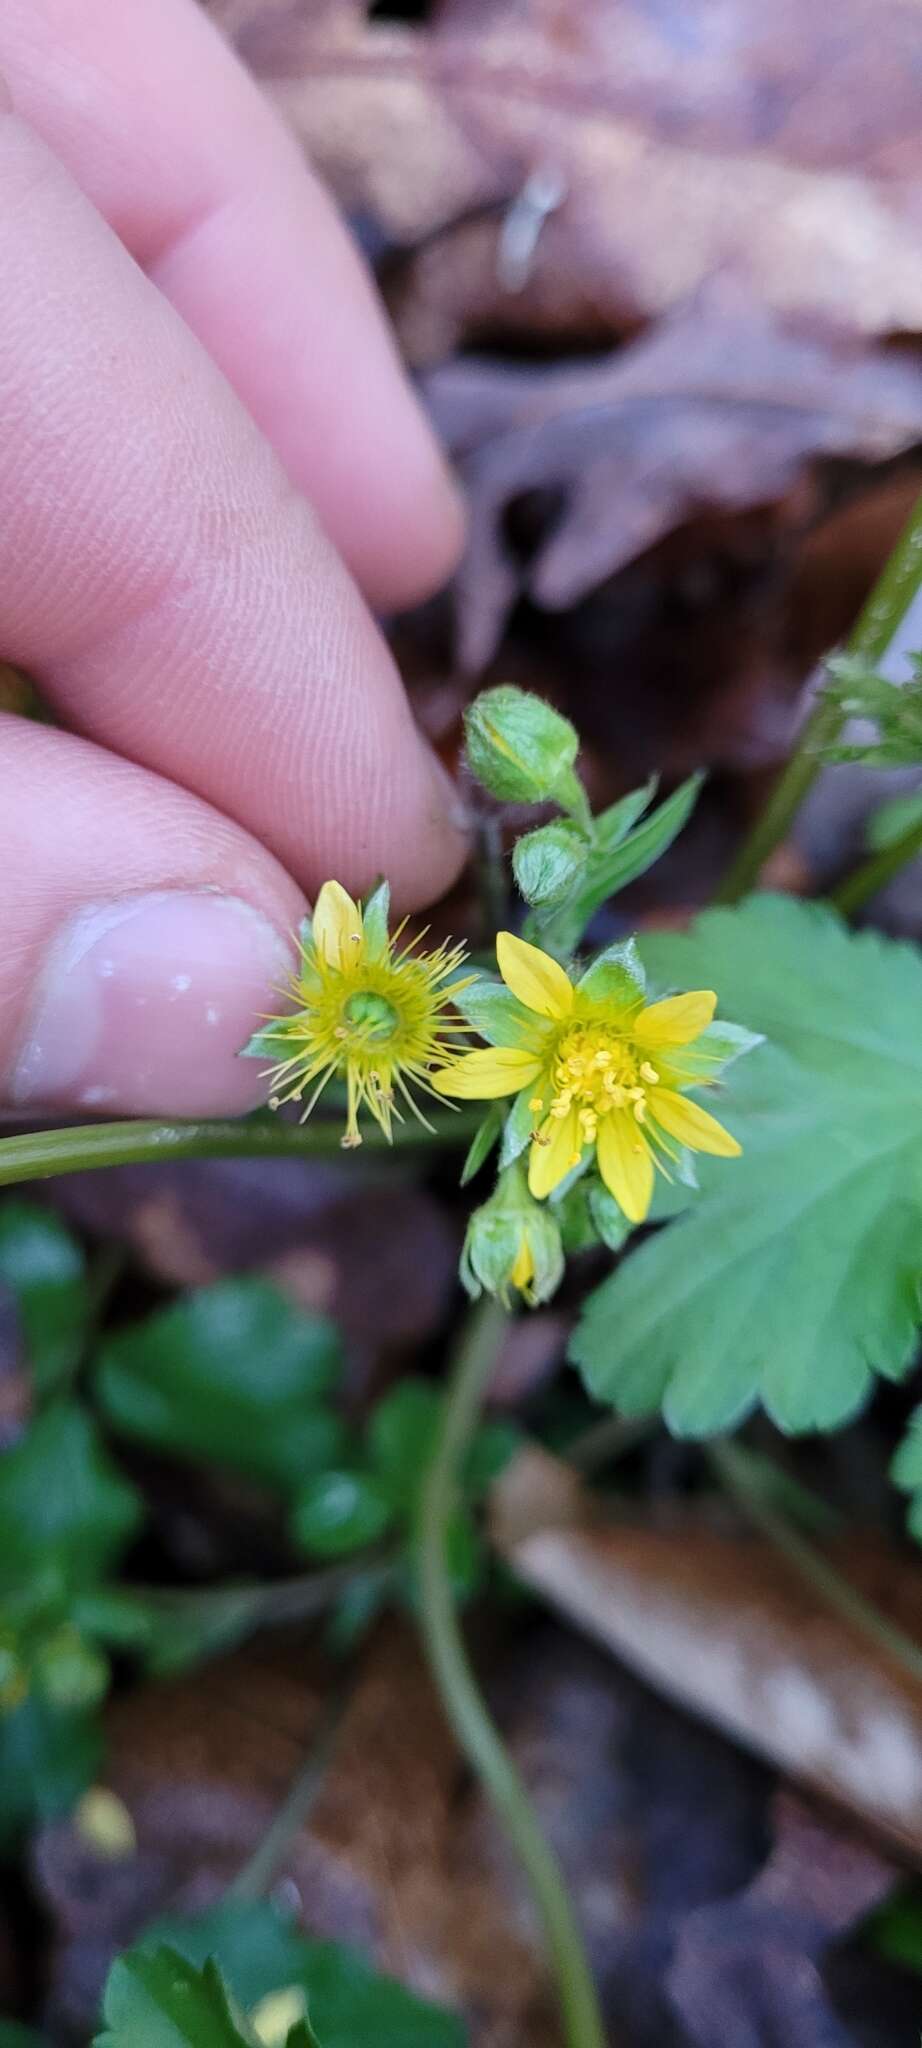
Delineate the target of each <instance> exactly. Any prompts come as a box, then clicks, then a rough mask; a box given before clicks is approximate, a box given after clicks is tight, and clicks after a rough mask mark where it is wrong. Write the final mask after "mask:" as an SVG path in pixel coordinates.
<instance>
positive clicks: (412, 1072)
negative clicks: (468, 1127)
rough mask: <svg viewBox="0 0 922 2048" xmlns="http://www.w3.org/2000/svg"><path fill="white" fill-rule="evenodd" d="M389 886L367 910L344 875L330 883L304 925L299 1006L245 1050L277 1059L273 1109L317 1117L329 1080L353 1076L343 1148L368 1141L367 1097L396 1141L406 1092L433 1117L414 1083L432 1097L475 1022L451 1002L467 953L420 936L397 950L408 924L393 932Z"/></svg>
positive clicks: (295, 983)
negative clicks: (424, 947) (292, 1107)
mask: <svg viewBox="0 0 922 2048" xmlns="http://www.w3.org/2000/svg"><path fill="white" fill-rule="evenodd" d="M388 907H389V892H388V889H387V884H386V883H382V884H381V886H380V887H379V888H378V889H376V890H375V893H374V895H373V896H372V897H371V899H370V901H369V902H368V903H367V905H366V907H365V910H364V912H363V911H362V910H361V908H360V907H359V905H358V904H357V903H354V902H353V900H352V897H351V896H349V895H347V893H346V891H345V889H344V888H342V886H341V884H340V883H339V882H324V885H323V888H322V889H321V891H320V894H319V896H318V898H317V903H316V907H315V910H314V915H313V919H311V920H308V921H307V923H306V924H305V926H304V928H303V932H302V940H301V959H300V961H299V964H298V969H297V972H296V974H295V975H294V977H293V979H292V982H291V985H290V988H289V989H288V990H287V991H286V994H288V995H290V996H291V998H292V999H293V1002H294V1005H295V1007H294V1009H293V1010H292V1011H291V1012H290V1013H289V1014H288V1015H287V1016H283V1017H272V1018H270V1019H269V1020H268V1022H267V1023H266V1024H265V1025H264V1027H263V1029H262V1030H261V1031H257V1033H256V1034H255V1037H254V1038H252V1039H251V1041H250V1043H249V1045H248V1046H247V1047H246V1049H245V1050H246V1053H247V1055H248V1056H249V1057H251V1058H254V1059H267V1058H268V1059H270V1060H271V1061H272V1064H271V1066H270V1067H269V1068H268V1069H267V1079H268V1080H269V1082H270V1085H271V1088H272V1093H271V1095H270V1098H269V1104H270V1108H272V1109H278V1108H279V1107H280V1106H281V1104H282V1103H283V1102H302V1101H303V1100H304V1097H305V1094H307V1093H308V1091H310V1093H309V1099H308V1101H307V1103H306V1104H305V1108H304V1112H303V1117H302V1122H303V1120H304V1118H305V1117H308V1116H309V1115H310V1113H311V1110H312V1109H313V1107H314V1105H315V1103H316V1101H317V1099H318V1097H319V1095H320V1094H321V1093H322V1091H323V1089H324V1088H325V1087H326V1085H327V1082H328V1081H332V1080H333V1079H334V1078H335V1077H339V1078H344V1079H345V1082H346V1091H347V1110H346V1129H345V1134H344V1137H343V1141H342V1142H343V1144H344V1145H360V1144H361V1142H362V1139H361V1133H360V1131H359V1128H358V1115H359V1111H360V1109H361V1108H362V1106H363V1104H364V1105H365V1107H366V1108H367V1109H368V1110H369V1111H370V1113H371V1115H372V1116H373V1117H374V1118H375V1120H376V1122H377V1123H379V1124H380V1126H381V1129H382V1130H383V1132H384V1134H385V1137H386V1138H388V1139H390V1137H391V1134H392V1120H393V1118H395V1117H396V1118H397V1119H398V1121H399V1120H400V1119H401V1111H400V1108H399V1105H398V1102H397V1097H398V1095H399V1096H402V1097H403V1100H404V1103H405V1104H406V1106H407V1107H408V1108H409V1109H411V1110H412V1111H413V1113H414V1115H415V1116H417V1117H419V1119H420V1122H421V1123H425V1122H426V1118H425V1117H424V1116H423V1115H422V1112H421V1110H420V1109H419V1106H418V1104H417V1103H416V1102H415V1101H414V1099H413V1095H412V1093H411V1089H413V1088H415V1089H420V1088H421V1089H424V1090H425V1092H426V1093H427V1094H429V1095H431V1094H432V1093H433V1090H432V1088H431V1086H430V1084H429V1079H428V1076H429V1070H430V1068H431V1067H433V1066H436V1065H439V1066H441V1068H442V1071H443V1072H448V1071H450V1069H449V1068H447V1067H445V1065H444V1062H445V1061H449V1062H450V1061H452V1060H454V1059H455V1058H456V1057H457V1049H456V1048H457V1045H458V1042H459V1041H460V1039H461V1037H462V1034H464V1033H466V1032H467V1031H468V1030H469V1028H470V1027H469V1026H467V1025H465V1024H463V1023H461V1022H460V1021H459V1020H458V1019H457V1017H453V1016H452V1002H453V998H454V996H455V995H456V994H457V993H458V991H459V990H460V989H465V988H467V987H468V986H469V985H470V981H471V980H472V979H473V977H472V976H468V977H467V978H466V979H464V980H462V981H460V982H459V981H455V982H451V981H450V977H451V976H452V975H454V974H455V973H456V971H457V969H458V967H459V966H460V965H461V963H462V961H463V959H464V947H463V946H439V947H437V948H436V950H435V951H434V952H432V953H417V952H416V951H415V948H416V946H417V945H418V943H419V941H418V940H417V939H413V940H411V941H410V944H409V945H407V946H405V947H403V949H402V950H401V951H399V952H398V951H396V950H395V948H396V944H397V940H398V939H399V937H400V933H401V931H402V930H403V926H402V925H401V926H399V927H398V930H397V931H396V932H395V933H394V934H393V935H392V936H388V930H387V914H388Z"/></svg>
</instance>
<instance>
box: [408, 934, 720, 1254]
mask: <svg viewBox="0 0 922 2048" xmlns="http://www.w3.org/2000/svg"><path fill="white" fill-rule="evenodd" d="M496 955H497V960H498V963H499V969H500V973H501V975H502V977H503V981H502V984H499V983H496V982H492V983H491V982H478V983H477V984H476V986H475V987H474V988H469V989H468V990H467V991H465V992H464V993H462V994H461V995H460V997H459V1008H460V1009H461V1010H462V1012H463V1014H464V1015H465V1017H466V1018H467V1019H468V1021H469V1022H470V1023H471V1024H473V1025H474V1026H476V1028H477V1030H478V1031H479V1032H480V1033H481V1036H482V1037H484V1038H486V1039H487V1040H488V1041H489V1044H488V1046H487V1047H484V1048H481V1049H479V1050H477V1051H474V1052H468V1053H465V1054H463V1055H461V1056H456V1057H455V1058H454V1059H453V1061H452V1062H451V1064H450V1065H446V1066H445V1067H444V1068H443V1069H442V1070H441V1071H440V1072H438V1073H436V1074H434V1075H433V1076H432V1086H433V1087H434V1088H435V1089H436V1090H437V1092H438V1093H439V1094H440V1095H445V1096H452V1097H463V1098H466V1099H475V1100H476V1099H491V1098H495V1097H500V1096H506V1095H515V1096H516V1098H517V1099H516V1102H515V1106H514V1108H513V1110H512V1114H511V1116H510V1118H509V1121H508V1124H507V1127H506V1138H505V1143H504V1151H503V1161H504V1163H508V1162H509V1161H510V1160H511V1159H513V1158H515V1157H516V1156H517V1154H518V1153H520V1152H523V1151H524V1150H525V1147H526V1145H527V1146H529V1147H530V1150H529V1163H528V1185H529V1189H530V1191H531V1193H532V1195H534V1196H536V1197H537V1198H538V1199H539V1200H540V1199H541V1198H543V1197H544V1196H547V1195H549V1194H551V1193H552V1191H553V1190H554V1189H555V1188H557V1187H558V1186H559V1185H560V1183H561V1182H562V1181H564V1180H565V1179H566V1178H567V1176H568V1175H569V1174H570V1173H572V1172H573V1171H574V1169H575V1168H576V1167H579V1166H581V1165H583V1164H587V1163H588V1162H589V1160H590V1159H591V1157H592V1155H593V1153H594V1154H595V1156H596V1159H597V1162H598V1170H599V1173H600V1174H601V1177H602V1180H603V1181H604V1183H605V1186H606V1187H607V1189H608V1190H609V1193H610V1194H611V1195H612V1196H613V1197H614V1199H615V1201H616V1202H617V1203H618V1205H619V1207H620V1208H621V1210H622V1211H623V1213H624V1215H625V1216H626V1217H627V1218H628V1220H629V1221H630V1222H631V1223H642V1222H643V1221H644V1219H645V1217H646V1216H647V1214H648V1211H649V1208H650V1202H651V1199H652V1195H653V1185H654V1173H655V1171H656V1170H657V1169H658V1170H659V1171H660V1172H661V1173H664V1174H665V1175H666V1176H667V1178H670V1177H671V1173H672V1171H673V1170H678V1171H679V1172H680V1173H681V1172H682V1170H683V1153H684V1152H685V1151H686V1150H687V1151H692V1152H711V1153H716V1154H717V1155H719V1156H720V1157H722V1158H725V1159H730V1158H733V1157H735V1156H736V1155H737V1154H738V1153H739V1152H740V1149H741V1148H740V1146H739V1145H738V1143H737V1141H736V1139H735V1138H734V1137H733V1136H732V1135H731V1133H730V1132H729V1131H727V1130H725V1129H724V1126H723V1124H720V1123H718V1121H717V1118H716V1117H713V1116H711V1115H710V1113H709V1111H708V1110H706V1109H702V1108H701V1107H700V1105H699V1104H698V1103H697V1102H692V1101H690V1100H689V1099H688V1097H687V1095H686V1092H685V1091H686V1090H687V1089H689V1088H702V1087H708V1086H710V1085H711V1084H712V1083H713V1082H714V1081H715V1080H716V1079H717V1077H718V1074H719V1072H720V1069H721V1067H723V1066H725V1065H726V1063H727V1061H728V1060H729V1059H731V1058H733V1057H735V1055H736V1054H737V1053H739V1052H742V1051H745V1050H747V1049H748V1048H749V1047H750V1046H751V1045H753V1044H755V1043H757V1040H755V1039H754V1038H753V1036H752V1034H751V1033H749V1032H743V1031H739V1030H736V1029H735V1028H734V1026H732V1025H721V1026H719V1027H716V1026H715V1025H714V1023H713V1017H714V1010H715V1007H716V1002H717V998H716V996H715V995H714V993H713V991H712V990H711V989H694V990H692V991H691V992H690V993H688V994H685V995H675V996H667V997H666V998H665V999H664V1000H663V1001H661V1002H654V1003H649V1004H648V1003H647V1002H646V1000H645V980H644V972H643V968H642V966H641V963H640V960H639V958H638V955H637V951H636V948H635V946H634V944H633V941H630V942H629V943H627V944H625V945H618V946H611V947H609V948H608V950H607V951H606V952H604V953H601V954H600V955H599V956H598V958H597V959H596V960H594V961H593V963H592V965H591V966H590V967H589V968H588V969H587V971H586V973H585V974H583V975H582V977H581V979H580V980H579V981H577V982H575V983H574V982H573V981H571V979H570V976H569V975H568V974H567V973H565V971H564V969H563V968H562V967H561V966H559V964H558V962H557V961H556V960H554V959H552V958H551V956H550V954H549V953H544V952H542V950H541V949H540V947H538V946H531V945H529V944H527V942H526V941H525V940H523V939H518V938H516V937H514V935H513V934H512V933H511V932H500V934H499V937H498V938H497V941H496Z"/></svg>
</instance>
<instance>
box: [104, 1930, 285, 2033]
mask: <svg viewBox="0 0 922 2048" xmlns="http://www.w3.org/2000/svg"><path fill="white" fill-rule="evenodd" d="M103 2019H104V2021H105V2028H106V2031H105V2032H104V2033H102V2034H97V2036H96V2042H95V2048H253V2043H254V2036H253V2034H251V2032H250V2031H249V2028H247V2027H246V2026H245V2025H243V2024H242V2023H241V2021H240V2019H239V2017H238V2016H237V2015H236V2014H235V2013H234V2011H233V2009H232V2006H231V2004H230V2000H229V1998H228V1993H227V1989H226V1986H225V1984H224V1980H223V1978H222V1976H221V1973H220V1970H219V1969H218V1967H217V1964H216V1963H214V1962H213V1961H211V1960H210V1959H209V1960H208V1961H206V1962H205V1963H204V1965H203V1967H202V1968H201V1969H200V1970H199V1969H196V1968H195V1966H194V1965H193V1964H192V1963H189V1962H187V1961H186V1958H185V1957H184V1956H181V1955H179V1954H178V1953H177V1952H176V1950H175V1949H169V1948H158V1949H156V1950H154V1952H153V1953H152V1954H145V1953H143V1952H140V1951H138V1950H134V1951H133V1952H132V1953H131V1954H129V1955H127V1956H122V1957H120V1959H119V1960H118V1962H116V1963H114V1964H113V1966H112V1969H111V1970H110V1972H109V1978H108V1982H107V1984H106V1990H105V1998H104V2001H103Z"/></svg>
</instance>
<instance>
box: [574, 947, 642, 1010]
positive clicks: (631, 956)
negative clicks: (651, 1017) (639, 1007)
mask: <svg viewBox="0 0 922 2048" xmlns="http://www.w3.org/2000/svg"><path fill="white" fill-rule="evenodd" d="M646 987H647V977H646V974H645V973H644V969H643V963H642V961H641V958H640V954H639V953H638V951H637V941H636V939H624V940H621V941H619V943H618V944H617V945H614V946H606V948H605V951H604V953H598V954H597V955H596V958H595V959H594V960H593V961H592V962H591V964H590V966H588V967H587V969H586V972H585V974H583V975H582V976H581V977H580V980H579V981H578V983H577V988H578V990H579V993H580V995H581V996H588V997H589V998H590V1000H591V1001H592V1002H595V1003H618V1004H620V1005H623V1006H624V1007H625V1008H626V1007H627V1006H628V1005H629V1004H636V1003H642V1002H643V999H644V995H645V994H646Z"/></svg>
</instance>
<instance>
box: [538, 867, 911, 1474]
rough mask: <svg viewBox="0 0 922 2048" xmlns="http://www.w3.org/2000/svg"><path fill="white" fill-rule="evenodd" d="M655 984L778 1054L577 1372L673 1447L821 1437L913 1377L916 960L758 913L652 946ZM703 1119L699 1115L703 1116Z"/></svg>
mask: <svg viewBox="0 0 922 2048" xmlns="http://www.w3.org/2000/svg"><path fill="white" fill-rule="evenodd" d="M643 952H644V956H645V959H646V962H647V967H648V970H649V972H650V974H651V976H652V977H655V978H656V979H657V980H658V981H659V982H660V983H661V984H663V985H666V986H673V987H680V988H681V987H684V988H694V987H699V988H700V987H713V988H716V989H717V990H718V992H719V998H720V1003H721V1008H722V1009H726V1010H728V1011H729V1012H730V1014H731V1016H734V1017H736V1018H738V1019H740V1020H741V1021H742V1022H743V1023H744V1025H747V1026H749V1027H753V1028H763V1029H764V1030H765V1032H766V1033H767V1034H768V1037H769V1039H770V1041H771V1043H770V1044H769V1045H766V1046H763V1047H761V1048H760V1050H759V1051H757V1052H756V1054H755V1056H754V1057H753V1059H752V1060H751V1061H747V1062H746V1063H745V1066H744V1067H743V1068H741V1069H740V1070H739V1071H738V1072H737V1071H734V1075H733V1081H732V1085H731V1087H730V1089H729V1090H728V1092H727V1096H726V1098H725V1101H723V1102H718V1103H717V1104H716V1107H717V1108H718V1111H719V1114H720V1115H721V1117H722V1120H723V1121H725V1122H726V1123H727V1124H728V1125H729V1127H730V1129H731V1130H732V1131H733V1132H734V1133H735V1134H736V1135H737V1136H738V1137H739V1138H740V1140H741V1142H742V1145H743V1148H744V1152H743V1157H742V1159H739V1160H734V1161H725V1160H711V1159H705V1160H702V1161H700V1162H699V1171H700V1176H701V1186H702V1192H701V1196H700V1198H699V1199H698V1200H697V1201H695V1202H694V1203H693V1204H692V1205H691V1207H690V1208H689V1209H688V1210H687V1211H686V1213H685V1214H684V1215H682V1216H679V1217H678V1218H677V1219H676V1220H675V1221H674V1222H673V1223H671V1224H669V1225H668V1226H667V1227H666V1228H665V1229H664V1230H661V1231H659V1232H658V1233H657V1234H656V1235H655V1236H652V1237H650V1238H648V1239H647V1240H646V1241H645V1243H643V1244H642V1245H641V1246H640V1247H639V1248H638V1249H637V1250H636V1251H635V1252H634V1253H633V1254H632V1256H631V1257H630V1258H629V1259H626V1260H624V1261H623V1263H622V1265H621V1266H620V1267H619V1269H618V1271H617V1272H616V1273H614V1274H613V1275H612V1276H611V1278H610V1279H608V1280H606V1281H605V1282H603V1285H602V1286H601V1288H599V1289H598V1290H597V1292H596V1293H595V1294H594V1295H593V1296H592V1297H591V1299H590V1301H589V1302H588V1304H587V1306H586V1309H585V1312H584V1315H583V1319H582V1322H581V1324H580V1327H579V1329H578V1330H577V1333H576V1336H575V1340H574V1344H573V1349H572V1356H573V1357H574V1358H575V1360H576V1362H577V1363H578V1364H579V1365H581V1366H582V1368H583V1372H584V1374H585V1377H586V1380H587V1383H588V1385H589V1387H590V1389H591V1391H592V1392H593V1393H594V1394H595V1395H596V1396H597V1398H599V1399H602V1400H608V1401H611V1402H613V1403H614V1404H615V1405H617V1406H618V1407H619V1408H621V1409H622V1410H623V1411H624V1412H626V1413H628V1414H637V1415H639V1414H646V1413H649V1412H651V1411H652V1410H654V1409H655V1408H656V1407H657V1406H658V1405H660V1404H662V1406H663V1409H664V1413H665V1416H666V1419H667V1421H668V1422H669V1424H670V1427H671V1428H672V1429H673V1430H675V1431H676V1433H677V1434H683V1435H691V1436H705V1435H708V1434H710V1433H711V1432H713V1431H717V1430H726V1429H730V1428H732V1427H733V1426H734V1425H735V1424H736V1423H737V1422H739V1421H740V1420H741V1418H742V1417H743V1416H744V1415H746V1414H747V1413H748V1411H749V1410H750V1409H751V1408H752V1407H753V1406H754V1405H755V1403H756V1402H757V1401H758V1400H759V1399H761V1400H762V1401H763V1402H764V1404H765V1407H766V1409H767V1410H768V1412H769V1414H770V1415H771V1416H772V1418H773V1419H774V1420H775V1422H777V1424H778V1425H779V1427H780V1428H782V1429H785V1430H790V1431H798V1430H810V1429H833V1428H835V1427H836V1426H837V1425H838V1424H840V1423H841V1422H843V1421H844V1420H845V1419H846V1418H847V1417H848V1416H849V1415H851V1414H853V1413H854V1412H855V1410H856V1409H857V1408H858V1407H859V1406H860V1404H861V1403H862V1402H863V1401H864V1399H865V1398H866V1396H867V1394H868V1392H869V1390H870V1386H871V1383H872V1378H873V1374H874V1372H879V1373H881V1374H883V1375H885V1376H886V1377H888V1378H891V1379H898V1378H900V1377H901V1375H902V1374H903V1373H905V1372H906V1370H907V1369H908V1367H909V1366H910V1364H911V1362H912V1360H913V1357H914V1355H915V1349H916V1341H917V1332H918V1321H919V1309H920V1280H922V1033H920V1029H919V1020H920V1017H922V958H920V955H919V954H918V952H917V951H915V950H914V949H912V948H910V947H909V946H902V945H897V944H894V943H893V942H892V941H890V940H887V939H884V938H882V937H881V936H880V935H879V934H877V933H872V932H865V933H861V934H859V935H857V936H856V935H854V934H852V933H851V932H849V930H848V929H847V928H846V926H845V925H844V924H842V923H841V921H840V920H839V919H838V918H837V917H835V916H834V915H833V914H832V913H831V912H829V911H827V910H824V909H823V908H821V907H820V906H818V905H809V904H803V903H796V902H793V901H792V900H790V899H784V898H772V897H762V898H755V899H752V900H750V901H749V902H748V903H746V904H744V905H742V906H741V907H740V908H739V909H737V910H724V911H714V912H711V913H709V914H708V915H706V916H705V917H703V918H701V919H700V921H699V922H698V924H697V925H696V927H695V928H694V929H693V930H692V931H690V932H688V933H685V934H677V933H672V934H666V933H662V934H658V935H653V934H651V936H650V937H649V938H648V939H647V940H645V941H644V944H643ZM709 1099H710V1098H709Z"/></svg>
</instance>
